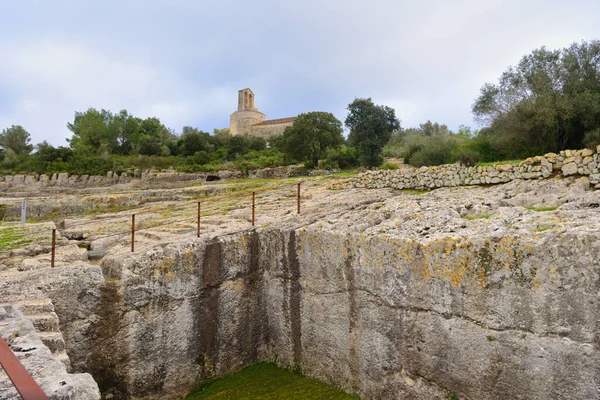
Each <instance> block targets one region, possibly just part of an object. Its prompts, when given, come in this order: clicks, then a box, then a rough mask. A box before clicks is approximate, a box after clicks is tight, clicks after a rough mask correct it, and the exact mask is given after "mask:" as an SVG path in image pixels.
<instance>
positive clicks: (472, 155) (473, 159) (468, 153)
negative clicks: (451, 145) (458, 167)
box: [454, 149, 481, 167]
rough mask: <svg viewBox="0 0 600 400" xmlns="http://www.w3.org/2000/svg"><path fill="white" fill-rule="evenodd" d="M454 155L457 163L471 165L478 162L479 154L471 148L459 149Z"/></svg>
mask: <svg viewBox="0 0 600 400" xmlns="http://www.w3.org/2000/svg"><path fill="white" fill-rule="evenodd" d="M454 157H455V159H456V161H458V163H459V164H462V165H464V166H466V167H472V166H474V165H475V164H477V163H478V162H479V160H480V159H481V154H479V153H478V152H476V151H475V150H471V149H460V150H459V151H458V152H456V154H455V156H454Z"/></svg>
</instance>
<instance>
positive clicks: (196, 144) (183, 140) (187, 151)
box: [178, 126, 214, 157]
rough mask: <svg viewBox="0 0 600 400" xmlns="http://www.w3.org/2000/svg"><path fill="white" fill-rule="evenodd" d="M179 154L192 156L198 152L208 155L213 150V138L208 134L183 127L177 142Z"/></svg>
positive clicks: (196, 129) (189, 127)
mask: <svg viewBox="0 0 600 400" xmlns="http://www.w3.org/2000/svg"><path fill="white" fill-rule="evenodd" d="M178 148H179V151H178V152H179V154H181V155H184V156H187V157H189V156H193V155H194V154H196V153H197V152H199V151H205V152H207V153H210V152H212V151H213V150H214V146H213V138H212V136H211V135H210V134H209V133H208V132H203V131H201V130H199V129H198V128H192V127H191V126H184V127H183V132H182V134H181V136H180V138H179V142H178Z"/></svg>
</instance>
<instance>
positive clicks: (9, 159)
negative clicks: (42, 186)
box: [2, 148, 19, 169]
mask: <svg viewBox="0 0 600 400" xmlns="http://www.w3.org/2000/svg"><path fill="white" fill-rule="evenodd" d="M3 155H4V159H3V160H2V165H4V167H6V168H8V169H11V168H14V167H16V166H17V164H18V163H19V159H18V158H17V153H15V151H14V150H13V149H11V148H8V149H6V150H5V151H4V154H3Z"/></svg>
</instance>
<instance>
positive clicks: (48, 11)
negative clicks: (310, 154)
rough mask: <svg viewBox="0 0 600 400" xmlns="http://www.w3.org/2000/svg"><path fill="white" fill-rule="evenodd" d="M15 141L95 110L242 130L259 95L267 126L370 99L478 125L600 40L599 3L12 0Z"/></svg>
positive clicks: (62, 131)
mask: <svg viewBox="0 0 600 400" xmlns="http://www.w3.org/2000/svg"><path fill="white" fill-rule="evenodd" d="M0 16H1V21H2V23H0V129H3V128H5V127H8V126H10V125H12V124H19V125H23V126H24V127H25V128H26V129H27V130H28V131H29V132H30V133H31V136H32V141H33V142H34V143H38V142H40V141H42V140H44V139H45V140H48V141H49V142H50V143H52V144H55V145H61V144H65V138H66V137H70V132H69V130H68V129H67V128H66V124H67V122H69V121H72V120H73V116H74V112H75V111H85V110H86V109H88V108H89V107H94V108H97V109H101V108H104V109H108V110H111V111H114V112H117V111H119V110H121V109H127V110H128V111H129V112H130V113H133V114H134V115H136V116H139V117H142V118H145V117H149V116H156V117H158V118H160V120H161V121H162V122H163V123H165V125H167V126H168V127H170V128H173V129H175V130H176V131H177V132H180V131H181V128H182V127H183V126H184V125H191V126H194V127H198V128H200V129H202V130H205V131H209V132H212V130H213V128H224V127H228V126H229V114H231V113H232V112H233V111H235V109H236V107H237V91H238V90H239V89H243V88H246V87H250V88H251V89H252V90H253V92H254V94H255V96H256V99H255V106H256V107H257V108H258V109H259V110H260V111H262V112H264V113H265V114H266V115H267V118H268V119H272V118H282V117H289V116H294V115H297V114H299V113H302V112H307V111H330V112H333V113H334V114H335V115H336V116H337V118H339V119H340V120H342V121H343V120H344V118H345V116H346V111H345V108H346V106H347V104H348V103H349V102H351V101H352V100H353V99H354V98H355V97H371V98H373V100H374V101H375V102H376V103H378V104H385V105H389V106H392V107H394V108H395V109H396V115H397V116H398V117H399V118H400V119H401V120H402V126H403V127H410V126H417V125H418V124H419V123H422V122H425V121H426V120H428V119H431V120H432V121H437V122H440V123H445V124H447V125H448V126H449V127H450V128H452V129H456V128H457V127H458V126H459V125H460V124H465V125H471V126H474V123H473V117H472V114H471V104H472V103H473V100H474V99H475V97H477V95H478V93H479V89H480V88H481V86H482V85H483V84H484V83H485V82H495V81H496V80H497V78H498V77H499V76H500V74H501V73H502V72H503V71H504V70H505V69H506V68H507V67H508V66H509V65H514V64H516V63H517V62H518V61H519V59H520V58H521V56H523V55H525V54H527V53H529V52H531V50H533V49H535V48H538V47H541V46H544V45H545V46H546V47H548V48H552V49H554V48H562V47H565V46H568V45H569V44H571V43H572V42H574V41H581V40H590V39H598V38H600V1H598V0H589V1H588V0H568V1H567V0H561V1H552V0H526V1H525V0H514V1H513V0H505V1H500V0H478V1H475V0H471V1H450V0H430V1H427V0H420V1H416V0H414V1H400V0H389V1H383V0H370V1H353V0H319V1H313V0H302V1H286V0H272V1H261V0H253V1H242V0H239V1H227V0H219V1H206V0H204V1H202V0H164V1H158V0H138V1H133V0H132V1H127V0H120V1H112V0H102V1H100V0H97V1H86V0H53V1H45V0H40V1H33V0H18V1H16V0H0Z"/></svg>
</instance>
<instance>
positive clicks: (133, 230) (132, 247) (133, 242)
mask: <svg viewBox="0 0 600 400" xmlns="http://www.w3.org/2000/svg"><path fill="white" fill-rule="evenodd" d="M134 251H135V214H131V252H132V253H133V252H134Z"/></svg>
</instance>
